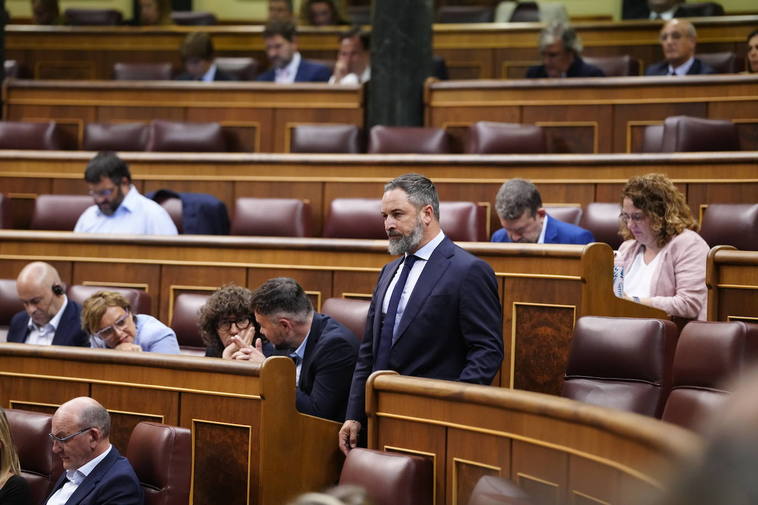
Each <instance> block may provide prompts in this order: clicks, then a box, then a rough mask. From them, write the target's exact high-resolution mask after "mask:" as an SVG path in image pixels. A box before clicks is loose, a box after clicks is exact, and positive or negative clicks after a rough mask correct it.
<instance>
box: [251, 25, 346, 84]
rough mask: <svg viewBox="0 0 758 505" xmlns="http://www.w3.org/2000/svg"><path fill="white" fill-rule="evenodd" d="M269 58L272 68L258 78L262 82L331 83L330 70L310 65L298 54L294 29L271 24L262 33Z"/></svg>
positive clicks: (312, 63)
mask: <svg viewBox="0 0 758 505" xmlns="http://www.w3.org/2000/svg"><path fill="white" fill-rule="evenodd" d="M263 40H264V42H265V44H266V57H267V58H268V61H269V63H270V64H271V68H270V69H268V70H267V71H266V72H264V73H262V74H261V75H259V76H258V80H259V81H270V82H278V83H282V84H291V83H293V82H329V77H331V75H332V71H331V70H329V68H328V67H326V66H324V65H321V64H319V63H315V62H312V61H308V60H305V59H303V58H302V56H300V53H299V52H298V50H297V35H296V30H295V25H293V24H292V23H290V22H281V21H272V22H270V23H268V24H267V25H266V28H265V29H264V30H263Z"/></svg>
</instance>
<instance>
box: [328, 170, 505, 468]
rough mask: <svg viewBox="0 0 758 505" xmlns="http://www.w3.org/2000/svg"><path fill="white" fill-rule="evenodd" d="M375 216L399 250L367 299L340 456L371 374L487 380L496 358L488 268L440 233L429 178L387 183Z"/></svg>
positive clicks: (496, 310) (494, 297)
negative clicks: (385, 372)
mask: <svg viewBox="0 0 758 505" xmlns="http://www.w3.org/2000/svg"><path fill="white" fill-rule="evenodd" d="M382 215H383V216H384V228H385V230H386V231H387V236H388V237H389V252H390V254H393V255H401V256H400V258H398V259H396V260H395V261H393V262H391V263H389V264H387V265H385V266H384V268H383V269H382V271H381V273H380V274H379V281H378V282H377V285H376V288H375V289H374V293H373V297H372V299H371V305H370V307H369V312H368V321H367V325H366V335H365V336H364V337H363V342H362V343H361V347H360V350H359V352H358V363H357V364H356V367H355V373H354V374H353V384H352V386H351V388H350V398H349V400H348V407H347V416H346V419H347V420H346V421H345V423H344V424H343V425H342V428H341V429H340V433H339V446H340V449H341V450H342V451H343V452H344V453H345V454H347V452H348V451H349V450H350V449H352V448H353V447H356V445H357V442H358V435H359V433H360V431H361V429H362V427H363V424H365V417H366V415H365V398H364V397H365V385H366V379H367V378H368V376H369V375H370V374H371V372H373V371H375V370H395V371H397V372H399V373H401V374H403V375H412V376H417V377H428V378H434V379H446V380H457V381H462V382H471V383H474V384H490V383H491V382H492V379H493V378H494V377H495V375H496V374H497V371H498V369H499V368H500V365H501V363H502V360H503V338H502V307H501V305H500V300H499V298H498V291H497V281H496V279H495V274H494V272H493V271H492V268H490V266H489V265H488V264H487V263H486V262H484V261H482V260H480V259H478V258H476V257H475V256H473V255H471V254H470V253H468V252H466V251H464V250H463V249H461V248H460V247H458V246H457V245H455V244H454V243H453V242H452V241H451V240H450V239H448V238H447V237H445V234H444V233H443V232H442V230H441V228H440V222H439V197H438V196H437V189H436V188H435V186H434V184H433V183H432V181H430V180H429V179H427V178H426V177H424V176H422V175H418V174H406V175H401V176H400V177H397V178H395V179H393V180H392V181H390V182H389V183H387V184H386V185H385V186H384V196H383V197H382Z"/></svg>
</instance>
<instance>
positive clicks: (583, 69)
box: [526, 23, 605, 79]
mask: <svg viewBox="0 0 758 505" xmlns="http://www.w3.org/2000/svg"><path fill="white" fill-rule="evenodd" d="M539 46H540V54H541V55H542V65H535V66H533V67H529V69H528V70H527V71H526V77H527V78H528V79H539V78H544V77H605V74H604V73H603V71H602V70H600V69H599V68H597V67H596V66H594V65H590V64H589V63H585V62H584V60H582V56H581V54H582V41H581V39H580V38H579V36H578V35H577V34H576V31H575V30H574V29H573V28H572V27H571V26H569V25H567V24H564V23H551V24H550V25H548V26H546V27H545V28H543V29H542V31H541V32H540V39H539Z"/></svg>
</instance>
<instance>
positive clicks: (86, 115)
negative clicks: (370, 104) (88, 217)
mask: <svg viewBox="0 0 758 505" xmlns="http://www.w3.org/2000/svg"><path fill="white" fill-rule="evenodd" d="M362 90H363V88H362V87H360V86H329V85H328V84H313V83H302V84H292V85H289V86H280V85H276V84H272V83H216V84H214V85H213V86H208V85H205V83H197V82H161V81H142V82H138V83H137V82H129V81H105V82H91V81H88V82H79V81H28V80H10V81H9V82H8V83H7V84H6V86H5V87H4V88H3V99H4V104H3V105H4V114H3V116H4V117H5V118H6V119H10V120H15V121H43V120H44V121H47V120H50V119H52V120H55V121H58V122H59V123H61V125H62V126H63V127H64V130H65V131H66V132H67V133H68V134H69V136H71V137H73V138H75V139H76V142H77V144H76V145H77V146H81V145H82V140H83V135H84V127H85V125H86V124H87V123H92V122H103V123H123V122H149V121H151V120H153V119H166V120H172V121H190V122H209V121H215V122H218V123H219V124H221V126H222V128H223V129H224V131H225V134H226V135H227V137H230V138H231V139H232V142H233V144H234V145H237V146H239V150H247V151H252V152H289V147H290V146H289V139H290V138H291V130H292V128H293V127H294V126H297V125H298V124H307V123H348V124H355V125H358V126H362V125H363V91H362Z"/></svg>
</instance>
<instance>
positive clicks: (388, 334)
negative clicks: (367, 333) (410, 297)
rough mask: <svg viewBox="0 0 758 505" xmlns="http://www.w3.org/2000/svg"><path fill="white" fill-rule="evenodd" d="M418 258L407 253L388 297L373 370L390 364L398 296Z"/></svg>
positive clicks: (382, 368) (384, 368)
mask: <svg viewBox="0 0 758 505" xmlns="http://www.w3.org/2000/svg"><path fill="white" fill-rule="evenodd" d="M417 259H418V257H417V256H414V255H412V254H409V255H408V256H406V257H405V261H404V262H403V271H402V272H400V277H399V278H398V279H397V283H396V284H395V289H394V290H393V291H392V296H391V297H390V304H389V306H388V307H387V314H386V315H385V316H384V321H383V322H382V332H381V333H380V335H379V346H378V348H377V350H376V359H374V370H387V368H388V367H389V364H390V350H391V349H392V334H393V333H394V330H395V318H396V317H397V306H398V305H399V304H400V297H401V296H402V295H403V288H405V282H406V281H407V280H408V274H409V273H410V271H411V268H412V267H413V263H415V261H416V260H417Z"/></svg>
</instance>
